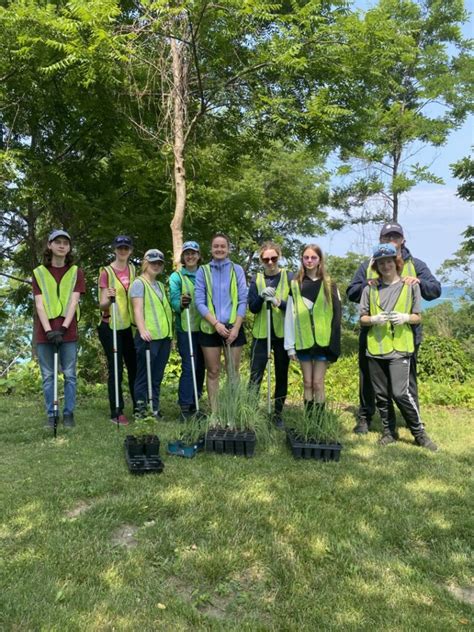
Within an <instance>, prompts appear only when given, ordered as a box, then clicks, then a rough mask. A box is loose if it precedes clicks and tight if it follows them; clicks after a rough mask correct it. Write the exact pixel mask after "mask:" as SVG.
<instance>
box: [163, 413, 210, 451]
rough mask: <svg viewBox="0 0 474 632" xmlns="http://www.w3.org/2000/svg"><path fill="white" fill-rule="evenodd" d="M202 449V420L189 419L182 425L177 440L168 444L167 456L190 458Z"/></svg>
mask: <svg viewBox="0 0 474 632" xmlns="http://www.w3.org/2000/svg"><path fill="white" fill-rule="evenodd" d="M203 449H204V430H203V427H202V419H198V418H196V417H190V418H188V419H186V421H185V422H184V423H183V425H182V429H181V432H180V436H179V439H177V440H176V441H170V442H169V443H168V449H167V452H168V454H172V455H175V456H183V457H185V458H188V459H189V458H192V457H193V456H195V455H196V454H197V453H198V452H199V451H200V450H203Z"/></svg>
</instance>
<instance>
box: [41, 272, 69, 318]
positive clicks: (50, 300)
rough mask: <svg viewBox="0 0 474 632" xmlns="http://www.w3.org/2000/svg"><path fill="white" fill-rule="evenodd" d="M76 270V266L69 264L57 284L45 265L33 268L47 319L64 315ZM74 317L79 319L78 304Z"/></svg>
mask: <svg viewBox="0 0 474 632" xmlns="http://www.w3.org/2000/svg"><path fill="white" fill-rule="evenodd" d="M77 270H78V267H77V266H71V267H70V268H69V270H67V272H66V273H65V274H64V276H63V278H62V279H61V281H60V282H59V284H58V283H56V279H55V278H54V276H53V275H52V274H51V272H50V271H49V270H48V268H47V267H46V266H38V267H37V268H35V269H34V270H33V274H34V275H35V279H36V281H37V283H38V286H39V288H40V290H41V297H42V299H43V305H44V309H45V312H46V316H47V317H48V320H52V319H53V318H58V316H62V317H63V318H65V317H66V314H67V310H68V308H69V304H70V303H71V299H72V293H73V291H74V287H75V285H76V281H77ZM76 317H77V320H79V317H80V310H79V305H78V306H77V307H76Z"/></svg>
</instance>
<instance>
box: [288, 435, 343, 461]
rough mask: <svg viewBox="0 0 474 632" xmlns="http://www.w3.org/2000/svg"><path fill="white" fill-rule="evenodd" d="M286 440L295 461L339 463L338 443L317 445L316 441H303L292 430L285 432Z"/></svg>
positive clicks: (339, 449) (340, 448) (339, 448)
mask: <svg viewBox="0 0 474 632" xmlns="http://www.w3.org/2000/svg"><path fill="white" fill-rule="evenodd" d="M286 439H287V441H288V445H289V446H290V448H291V452H292V454H293V456H294V457H295V459H316V460H318V461H339V457H340V455H341V450H342V445H341V444H340V443H317V442H316V441H304V440H303V439H301V438H300V437H298V435H297V434H295V433H294V432H293V431H292V430H288V431H287V433H286Z"/></svg>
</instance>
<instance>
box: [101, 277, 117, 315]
mask: <svg viewBox="0 0 474 632" xmlns="http://www.w3.org/2000/svg"><path fill="white" fill-rule="evenodd" d="M108 285H109V276H108V274H107V272H106V271H105V270H102V272H101V273H100V277H99V288H100V296H99V307H100V309H101V310H103V311H108V310H109V309H110V306H111V305H112V303H111V300H110V299H111V297H112V296H116V294H117V290H116V289H115V288H114V287H108Z"/></svg>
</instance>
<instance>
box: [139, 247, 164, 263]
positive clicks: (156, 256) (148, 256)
mask: <svg viewBox="0 0 474 632" xmlns="http://www.w3.org/2000/svg"><path fill="white" fill-rule="evenodd" d="M143 258H144V259H145V261H149V262H150V263H153V262H154V261H161V262H162V263H163V261H164V260H165V256H164V254H163V253H162V252H161V250H158V249H157V248H151V249H150V250H147V251H146V252H145V254H144V255H143Z"/></svg>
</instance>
